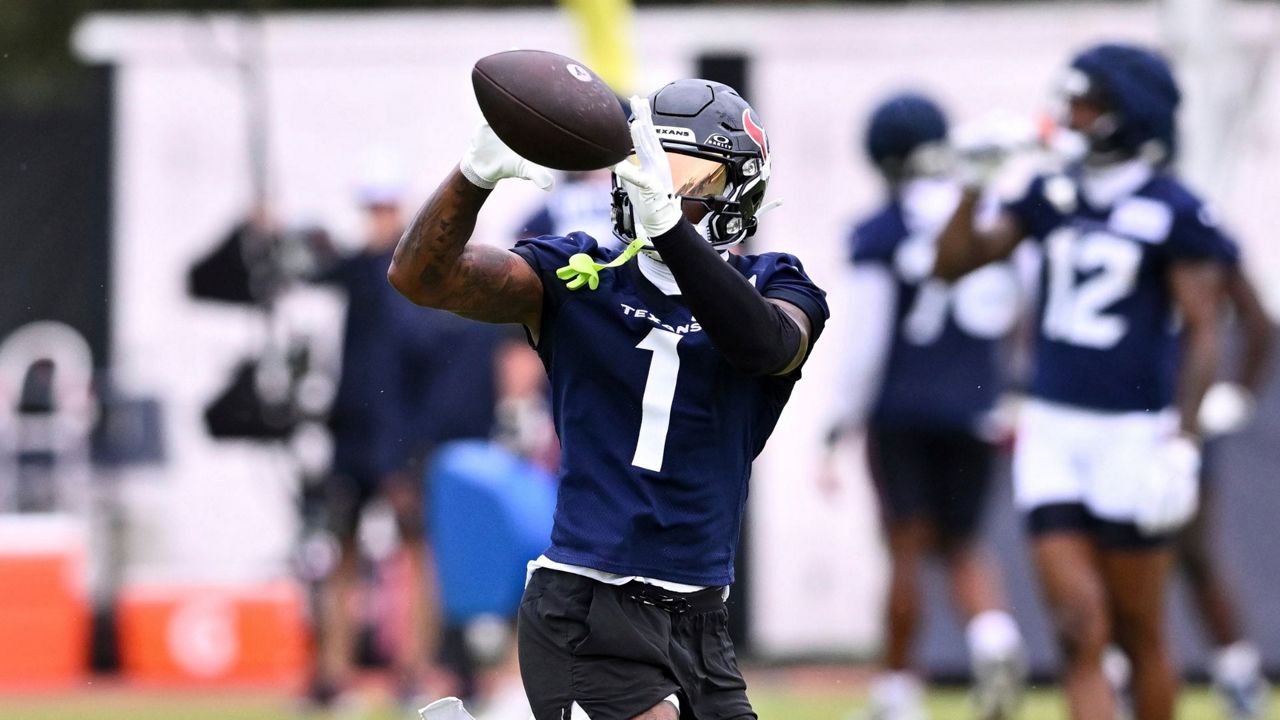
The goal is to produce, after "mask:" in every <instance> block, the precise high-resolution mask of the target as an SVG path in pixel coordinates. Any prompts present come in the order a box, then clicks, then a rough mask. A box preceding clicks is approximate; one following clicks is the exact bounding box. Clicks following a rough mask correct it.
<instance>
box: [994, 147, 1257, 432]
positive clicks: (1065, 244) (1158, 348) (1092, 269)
mask: <svg viewBox="0 0 1280 720" xmlns="http://www.w3.org/2000/svg"><path fill="white" fill-rule="evenodd" d="M1007 210H1008V211H1010V212H1012V213H1013V215H1014V216H1015V217H1017V218H1018V220H1019V221H1020V222H1021V224H1022V227H1023V228H1024V229H1025V230H1026V232H1027V234H1028V235H1029V236H1031V237H1032V238H1034V239H1035V240H1037V241H1039V242H1040V243H1042V244H1043V246H1044V255H1045V263H1044V281H1043V287H1044V292H1043V293H1042V299H1041V311H1040V331H1039V337H1038V338H1037V341H1036V368H1035V373H1034V375H1033V378H1032V381H1031V394H1032V395H1034V396H1036V397H1038V398H1041V399H1044V400H1048V401H1051V402H1057V403H1062V404H1065V405H1071V406H1074V407H1081V408H1087V409H1092V410H1101V411H1105V412H1132V411H1155V410H1161V409H1163V408H1166V407H1169V406H1170V405H1171V404H1172V403H1173V401H1174V385H1175V382H1176V373H1177V366H1178V359H1179V355H1180V352H1179V345H1178V324H1177V316H1176V313H1175V311H1174V302H1173V297H1172V293H1171V290H1170V288H1169V281H1168V273H1169V267H1170V265H1172V264H1174V263H1179V262H1215V263H1221V264H1224V265H1231V264H1234V263H1235V262H1237V260H1238V252H1239V250H1238V248H1237V247H1236V245H1235V243H1234V242H1233V241H1232V240H1231V239H1230V238H1228V237H1227V236H1226V235H1225V234H1224V233H1223V232H1222V231H1221V230H1220V229H1219V228H1218V225H1217V222H1216V220H1215V219H1214V217H1213V214H1212V213H1211V212H1210V211H1209V209H1208V208H1206V207H1205V206H1204V204H1203V203H1202V202H1201V201H1200V199H1199V198H1197V197H1196V196H1195V195H1193V194H1192V193H1191V192H1190V191H1189V190H1188V189H1187V188H1186V187H1185V186H1183V185H1182V183H1180V182H1179V181H1178V180H1177V179H1175V178H1174V177H1172V176H1170V175H1168V174H1165V173H1161V172H1154V173H1152V174H1151V175H1150V177H1148V178H1147V179H1146V180H1145V181H1143V182H1141V183H1140V184H1138V185H1137V187H1136V188H1135V189H1134V190H1133V191H1132V192H1130V193H1128V194H1125V195H1123V196H1121V197H1119V198H1117V199H1115V200H1114V201H1113V202H1112V203H1111V204H1110V205H1102V204H1101V203H1099V204H1097V205H1093V204H1090V202H1089V200H1088V197H1087V195H1086V193H1084V192H1082V191H1081V186H1080V184H1079V181H1078V178H1077V177H1074V176H1070V175H1049V176H1043V177H1039V178H1036V179H1035V180H1034V181H1033V182H1032V183H1031V186H1030V187H1029V189H1028V190H1027V193H1026V195H1025V196H1024V197H1023V198H1021V199H1019V200H1018V201H1016V202H1014V203H1012V204H1010V205H1008V206H1007Z"/></svg>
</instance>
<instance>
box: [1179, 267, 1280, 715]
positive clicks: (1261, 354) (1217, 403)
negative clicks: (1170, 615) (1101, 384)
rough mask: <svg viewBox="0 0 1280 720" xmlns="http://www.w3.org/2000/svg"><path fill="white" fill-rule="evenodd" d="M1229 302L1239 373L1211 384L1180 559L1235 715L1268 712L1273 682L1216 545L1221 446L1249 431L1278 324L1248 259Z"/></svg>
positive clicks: (1235, 270) (1232, 274) (1221, 689)
mask: <svg viewBox="0 0 1280 720" xmlns="http://www.w3.org/2000/svg"><path fill="white" fill-rule="evenodd" d="M1225 283H1226V299H1227V304H1228V309H1229V310H1230V311H1232V312H1231V314H1232V315H1233V316H1234V319H1235V325H1236V326H1238V331H1239V335H1240V338H1239V342H1238V343H1236V345H1237V346H1238V347H1239V348H1240V349H1239V350H1238V354H1239V356H1240V360H1239V363H1238V364H1239V367H1238V369H1237V371H1236V373H1235V375H1234V377H1232V378H1230V379H1226V380H1221V381H1219V382H1218V383H1216V384H1214V385H1213V386H1212V387H1210V388H1209V390H1208V392H1206V393H1205V397H1204V401H1203V403H1202V404H1201V406H1200V431H1201V432H1202V433H1203V434H1204V437H1205V448H1204V461H1203V464H1202V466H1201V470H1200V508H1199V510H1198V511H1197V513H1196V516H1195V518H1193V519H1192V521H1191V523H1190V524H1188V525H1187V527H1186V528H1185V529H1184V530H1183V531H1182V535H1181V537H1180V538H1179V541H1178V546H1177V553H1178V556H1177V563H1178V566H1179V567H1180V568H1181V569H1182V571H1183V573H1184V575H1185V577H1186V579H1187V581H1188V583H1189V584H1190V585H1191V592H1192V600H1193V604H1194V607H1195V611H1196V612H1197V613H1198V614H1199V616H1200V618H1199V619H1200V622H1201V624H1202V625H1203V626H1204V630H1205V631H1206V633H1207V634H1208V638H1209V641H1210V643H1211V646H1212V657H1211V659H1210V662H1209V672H1210V676H1211V678H1212V680H1213V685H1214V688H1215V689H1216V690H1217V691H1218V693H1219V695H1220V696H1221V699H1222V702H1223V705H1224V706H1225V708H1226V712H1227V714H1228V716H1229V717H1230V718H1232V719H1233V720H1256V719H1258V718H1262V717H1264V713H1265V712H1266V707H1267V690H1268V687H1267V681H1266V678H1265V677H1264V676H1263V669H1262V654H1261V652H1260V651H1259V650H1258V647H1257V645H1256V644H1255V643H1254V642H1253V641H1252V640H1251V639H1250V637H1249V634H1248V633H1247V632H1246V631H1245V622H1244V620H1243V619H1242V618H1241V617H1240V612H1239V610H1238V601H1237V599H1236V597H1235V596H1236V594H1237V591H1236V589H1235V583H1234V581H1233V580H1232V579H1231V577H1230V575H1229V574H1228V573H1226V572H1224V571H1223V567H1222V566H1223V562H1222V557H1221V551H1220V550H1218V548H1216V547H1215V541H1214V539H1213V538H1214V536H1215V532H1214V530H1215V529H1216V523H1217V522H1218V520H1217V517H1218V507H1217V498H1218V496H1219V494H1220V491H1219V488H1218V485H1219V484H1220V483H1221V482H1222V479H1221V477H1218V476H1219V475H1220V474H1221V471H1222V468H1221V458H1220V456H1219V453H1218V451H1217V448H1219V447H1220V446H1221V443H1222V442H1223V441H1224V438H1226V437H1228V436H1231V435H1235V434H1237V433H1239V432H1240V431H1241V430H1244V429H1245V428H1246V427H1247V426H1248V425H1249V424H1250V423H1251V422H1252V421H1253V418H1254V413H1255V411H1256V408H1257V403H1258V397H1259V396H1260V395H1261V393H1262V390H1263V387H1264V386H1265V384H1266V382H1267V380H1268V379H1269V377H1270V374H1271V361H1272V360H1273V355H1274V344H1275V343H1274V330H1273V328H1272V325H1271V321H1270V319H1268V317H1267V314H1266V311H1265V310H1263V308H1262V304H1261V302H1260V301H1259V299H1258V293H1257V290H1256V289H1255V288H1254V287H1253V283H1252V282H1250V280H1249V278H1248V276H1247V275H1246V274H1245V272H1244V268H1243V260H1240V261H1239V263H1238V264H1236V265H1235V266H1234V267H1231V268H1228V270H1227V275H1226V280H1225Z"/></svg>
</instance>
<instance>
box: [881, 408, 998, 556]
mask: <svg viewBox="0 0 1280 720" xmlns="http://www.w3.org/2000/svg"><path fill="white" fill-rule="evenodd" d="M994 459H995V448H994V446H992V445H991V443H989V442H987V441H985V440H982V439H981V438H978V437H976V436H975V435H974V434H973V433H970V432H967V431H963V430H899V429H888V428H883V427H877V426H875V425H872V426H870V427H869V428H868V430H867V461H868V464H869V466H870V469H871V477H872V479H873V480H874V481H875V484H876V490H877V493H878V495H879V497H880V508H881V512H882V513H883V515H884V520H885V523H886V524H889V525H892V524H896V523H900V522H904V521H907V520H915V519H924V520H928V521H929V522H931V523H933V524H934V526H935V527H936V528H937V532H938V534H939V535H940V536H941V539H942V540H943V541H946V542H955V541H963V540H967V539H969V538H971V537H972V536H973V535H974V534H975V533H977V531H978V527H979V525H980V524H981V521H982V510H983V506H984V505H985V504H986V498H987V489H988V488H989V487H990V485H991V468H992V464H993V462H994Z"/></svg>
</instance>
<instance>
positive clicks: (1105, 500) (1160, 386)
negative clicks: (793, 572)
mask: <svg viewBox="0 0 1280 720" xmlns="http://www.w3.org/2000/svg"><path fill="white" fill-rule="evenodd" d="M1062 92H1063V94H1064V95H1065V100H1066V104H1067V107H1066V108H1065V110H1064V114H1065V117H1064V118H1063V122H1064V125H1065V128H1063V129H1062V131H1063V132H1066V133H1074V134H1075V135H1074V137H1078V138H1079V139H1080V142H1079V148H1080V151H1081V152H1080V155H1081V156H1080V159H1079V162H1075V163H1072V164H1070V165H1069V166H1068V167H1067V168H1066V169H1065V170H1063V171H1062V172H1052V173H1046V174H1043V175H1040V176H1038V177H1036V178H1035V179H1034V180H1033V181H1032V182H1031V184H1030V186H1029V187H1028V188H1027V190H1026V192H1025V194H1024V195H1023V196H1022V197H1021V198H1020V199H1018V200H1016V201H1015V202H1012V203H1009V204H1006V205H1005V206H1004V208H1003V211H1002V212H1001V213H1000V215H999V217H998V218H997V219H996V220H995V222H994V223H993V224H992V225H991V226H990V227H987V228H984V229H982V230H978V229H976V227H975V222H974V220H975V218H974V216H975V209H976V207H977V204H978V188H979V186H980V185H981V184H982V182H983V181H984V180H987V179H989V177H990V175H991V174H992V171H993V170H994V169H996V168H998V166H999V164H1000V163H999V162H998V161H999V160H1000V159H1002V153H1001V152H1000V151H999V148H998V144H995V145H992V146H990V147H988V148H987V149H986V151H985V152H983V151H979V149H976V148H970V149H969V150H970V152H969V153H968V154H967V158H968V160H969V162H968V163H967V167H968V169H969V171H970V178H969V179H970V181H971V182H970V187H969V188H967V189H966V190H965V192H964V194H963V196H962V197H961V200H960V204H959V206H958V208H957V210H956V213H955V215H954V216H953V217H952V218H951V220H950V221H949V222H948V224H947V227H946V228H945V229H944V231H943V232H942V235H941V237H940V239H939V244H938V259H937V264H936V266H935V270H934V271H935V274H937V275H939V276H940V277H944V278H958V277H961V276H962V275H964V274H965V273H967V272H969V271H970V270H972V269H974V268H977V267H980V266H982V265H984V264H986V263H989V262H992V261H994V260H997V259H1000V258H1004V257H1007V256H1008V255H1009V254H1010V253H1012V252H1013V250H1014V248H1016V247H1017V246H1018V244H1019V243H1020V242H1021V241H1022V240H1023V239H1024V238H1026V237H1031V238H1034V239H1035V241H1037V242H1040V243H1042V244H1043V246H1044V254H1045V270H1044V275H1045V282H1044V285H1043V288H1044V290H1043V292H1042V301H1041V323H1040V328H1039V336H1038V337H1037V340H1036V351H1035V371H1034V374H1033V377H1032V380H1031V385H1030V395H1031V399H1029V400H1028V401H1027V402H1026V403H1025V405H1024V407H1023V408H1022V411H1021V413H1020V418H1019V428H1018V444H1017V448H1016V451H1015V457H1014V485H1015V498H1016V502H1017V504H1018V507H1019V508H1020V509H1021V510H1022V511H1023V512H1024V513H1025V517H1026V523H1027V528H1028V531H1029V532H1030V535H1031V538H1032V545H1033V555H1034V559H1035V563H1036V567H1037V570H1038V573H1039V580H1040V585H1041V587H1042V589H1043V591H1044V596H1045V600H1046V602H1047V604H1048V609H1049V611H1050V614H1051V616H1052V618H1053V621H1054V624H1055V629H1056V631H1057V634H1058V641H1059V647H1060V649H1061V652H1062V662H1063V665H1064V667H1063V684H1064V687H1065V690H1066V694H1067V700H1068V704H1069V706H1070V709H1071V714H1072V717H1075V718H1110V717H1113V716H1114V714H1115V700H1114V698H1113V695H1112V692H1111V688H1110V687H1109V685H1108V683H1107V680H1106V677H1105V676H1104V674H1103V670H1102V656H1103V653H1104V649H1105V648H1106V646H1107V643H1108V642H1109V641H1110V639H1111V638H1113V637H1114V638H1115V640H1116V641H1117V642H1118V644H1119V645H1120V646H1121V647H1122V648H1123V649H1124V651H1125V653H1126V654H1127V655H1128V656H1129V658H1130V659H1131V661H1132V663H1133V694H1134V711H1135V714H1136V716H1137V718H1138V719H1139V720H1167V719H1168V718H1170V717H1172V715H1173V706H1174V700H1175V696H1176V690H1177V678H1176V675H1175V673H1174V670H1173V666H1172V663H1171V661H1170V657H1169V649H1168V644H1167V640H1166V637H1165V632H1164V627H1163V622H1164V597H1165V587H1166V584H1167V583H1166V581H1167V577H1168V572H1169V567H1170V565H1171V563H1172V560H1173V540H1174V539H1175V538H1176V532H1177V531H1178V529H1179V528H1180V527H1181V526H1182V525H1184V524H1185V523H1186V522H1187V521H1188V520H1190V518H1191V517H1192V515H1193V514H1194V512H1195V508H1196V495H1197V482H1198V480H1197V474H1198V472H1199V466H1200V429H1199V423H1198V419H1197V418H1198V412H1199V408H1200V403H1201V399H1202V398H1203V396H1204V393H1205V391H1206V390H1207V389H1208V387H1209V385H1210V384H1211V383H1212V382H1213V377H1214V372H1215V369H1216V366H1217V359H1218V337H1217V324H1218V321H1217V316H1218V313H1219V309H1220V307H1221V299H1222V296H1223V285H1224V283H1223V277H1224V274H1225V273H1224V268H1226V267H1228V266H1229V265H1231V264H1232V263H1234V260H1235V257H1236V254H1237V250H1236V247H1235V245H1234V243H1233V242H1232V241H1230V240H1229V239H1228V238H1227V237H1225V236H1224V234H1223V233H1222V231H1221V230H1219V229H1218V227H1217V224H1216V220H1215V218H1214V217H1213V215H1212V214H1211V213H1210V212H1209V211H1208V209H1207V208H1206V207H1205V206H1204V205H1203V203H1201V201H1200V200H1199V199H1198V198H1197V197H1196V196H1195V195H1193V194H1192V193H1191V192H1190V191H1189V190H1188V189H1187V188H1186V187H1185V186H1184V185H1183V184H1182V183H1181V182H1179V181H1178V180H1177V178H1175V177H1174V176H1173V174H1172V173H1171V171H1170V168H1169V165H1170V163H1171V161H1172V160H1173V158H1174V154H1175V151H1176V122H1175V117H1176V111H1177V107H1178V103H1179V100H1180V93H1179V90H1178V87H1177V85H1176V83H1175V81H1174V78H1173V75H1172V73H1171V72H1170V69H1169V66H1168V64H1167V63H1166V61H1165V60H1164V59H1163V58H1161V57H1160V56H1159V55H1157V54H1155V53H1153V52H1151V51H1148V50H1146V49H1143V48H1139V47H1135V46H1130V45H1116V44H1104V45H1098V46H1095V47H1091V48H1089V49H1087V50H1085V51H1084V52H1082V53H1080V54H1079V55H1077V56H1076V57H1075V58H1074V59H1073V60H1072V61H1071V64H1070V67H1069V69H1068V71H1067V72H1066V74H1065V75H1064V78H1063V80H1062ZM1178 317H1180V318H1181V328H1180V329H1179V327H1178V325H1177V322H1176V318H1178Z"/></svg>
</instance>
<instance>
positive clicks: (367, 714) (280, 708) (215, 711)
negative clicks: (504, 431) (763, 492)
mask: <svg viewBox="0 0 1280 720" xmlns="http://www.w3.org/2000/svg"><path fill="white" fill-rule="evenodd" d="M805 685H806V687H805V688H804V689H797V688H786V687H782V686H780V685H775V684H773V683H764V684H763V685H762V686H757V687H756V689H754V690H753V692H752V694H751V695H752V700H753V702H754V703H755V707H756V711H757V712H758V713H759V715H760V717H761V718H764V720H847V719H849V718H857V717H858V713H857V711H858V709H859V708H860V707H861V706H862V694H861V692H860V691H856V690H849V689H843V688H839V687H834V688H826V689H822V688H813V687H811V686H810V684H809V683H805ZM929 704H930V709H931V710H932V717H933V719H934V720H968V718H969V717H970V716H969V713H968V706H967V704H966V697H965V693H964V691H963V690H961V689H954V690H938V691H935V692H933V693H932V694H931V695H930V700H929ZM1022 717H1023V718H1025V720H1065V718H1066V714H1065V713H1064V712H1063V709H1062V705H1061V698H1060V696H1059V695H1058V693H1057V692H1056V691H1053V690H1048V689H1041V690H1034V691H1032V693H1031V694H1030V696H1029V697H1028V699H1027V703H1026V705H1025V706H1024V711H1023V714H1022ZM1177 717H1178V718H1179V720H1217V719H1218V718H1220V717H1222V715H1221V713H1220V712H1219V711H1218V708H1217V706H1216V705H1215V704H1214V698H1213V697H1211V696H1210V695H1209V693H1208V692H1206V691H1205V690H1203V689H1200V688H1192V689H1189V690H1187V691H1185V692H1184V693H1183V696H1182V700H1181V703H1180V705H1179V708H1178V714H1177ZM304 718H305V719H308V720H327V719H329V718H332V720H416V717H415V716H414V715H413V713H405V712H400V711H397V710H395V709H393V708H392V707H390V706H388V705H387V704H386V703H383V702H380V701H378V700H376V699H373V698H371V700H370V706H369V707H368V708H366V709H365V710H363V711H355V710H351V711H348V712H343V713H334V714H328V715H321V714H307V713H303V712H301V711H299V710H298V708H297V706H296V704H295V703H294V702H293V701H292V700H291V699H290V698H288V697H285V696H282V695H280V694H276V693H264V692H253V693H232V692H220V693H210V692H199V693H181V694H180V693H173V692H167V693H161V692H156V691H134V690H127V689H122V688H113V689H108V690H100V691H95V690H84V691H76V692H75V693H74V694H72V695H64V696H53V695H50V696H41V695H27V696H22V697H12V696H10V697H5V696H3V695H0V720H293V719H299V720H301V719H304Z"/></svg>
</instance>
